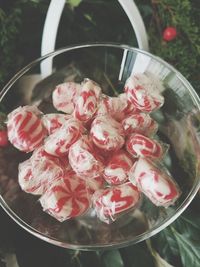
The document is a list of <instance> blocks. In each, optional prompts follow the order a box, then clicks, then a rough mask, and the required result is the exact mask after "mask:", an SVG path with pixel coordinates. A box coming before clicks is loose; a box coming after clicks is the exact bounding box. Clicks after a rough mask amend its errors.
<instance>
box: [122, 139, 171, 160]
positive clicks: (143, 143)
mask: <svg viewBox="0 0 200 267" xmlns="http://www.w3.org/2000/svg"><path fill="white" fill-rule="evenodd" d="M126 150H127V151H128V152H129V153H130V154H131V155H132V156H133V157H135V158H138V157H151V158H154V159H160V158H161V157H162V156H163V155H164V152H165V151H166V149H164V147H163V146H162V145H161V144H160V143H159V142H158V141H156V140H153V139H150V138H148V137H146V136H144V135H142V134H132V135H130V136H129V138H128V140H127V141H126Z"/></svg>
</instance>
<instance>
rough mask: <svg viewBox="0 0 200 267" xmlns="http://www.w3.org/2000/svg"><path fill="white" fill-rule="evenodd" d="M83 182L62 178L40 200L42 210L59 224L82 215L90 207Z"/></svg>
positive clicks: (77, 179) (76, 179)
mask: <svg viewBox="0 0 200 267" xmlns="http://www.w3.org/2000/svg"><path fill="white" fill-rule="evenodd" d="M89 196H90V195H89V194H88V190H87V187H86V185H85V182H84V181H83V180H81V179H79V178H78V177H73V179H70V178H69V177H64V178H63V179H60V180H57V181H56V182H55V183H53V184H52V185H51V186H50V187H49V188H48V190H47V191H46V192H45V193H44V194H43V196H42V197H41V198H40V203H41V205H42V207H43V210H44V211H45V212H47V213H48V214H50V215H51V216H53V217H54V218H55V219H57V220H58V221H60V222H63V221H65V220H68V219H70V218H74V217H77V216H80V215H83V214H84V213H85V212H86V211H87V210H88V208H89V207H90V199H89Z"/></svg>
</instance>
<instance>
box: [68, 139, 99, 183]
mask: <svg viewBox="0 0 200 267" xmlns="http://www.w3.org/2000/svg"><path fill="white" fill-rule="evenodd" d="M68 158H69V163H70V165H71V167H72V169H73V170H74V171H75V172H76V174H77V175H78V176H80V177H81V178H82V179H91V178H94V177H98V176H101V173H102V171H103V168H104V167H103V164H102V162H101V161H100V160H99V158H98V157H97V155H96V153H95V151H94V148H93V144H92V142H91V139H90V138H89V137H88V136H86V135H85V136H82V137H81V138H80V139H79V140H78V141H76V142H75V143H74V144H73V145H72V146H71V147H70V149H69V155H68Z"/></svg>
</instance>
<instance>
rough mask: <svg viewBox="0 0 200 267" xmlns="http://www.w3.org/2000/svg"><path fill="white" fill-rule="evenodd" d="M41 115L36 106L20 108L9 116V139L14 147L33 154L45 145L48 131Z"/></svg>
mask: <svg viewBox="0 0 200 267" xmlns="http://www.w3.org/2000/svg"><path fill="white" fill-rule="evenodd" d="M41 114H42V113H41V112H40V111H39V110H38V109H37V108H36V107H35V106H24V107H18V108H17V109H15V110H14V111H12V112H11V113H10V114H8V121H7V130H8V139H9V141H10V142H11V144H12V145H13V146H14V147H16V148H17V149H19V150H21V151H24V152H31V151H33V150H34V149H35V148H37V147H39V146H40V145H41V144H42V143H43V140H44V137H45V136H46V130H45V128H44V127H43V124H42V121H41V119H40V116H41Z"/></svg>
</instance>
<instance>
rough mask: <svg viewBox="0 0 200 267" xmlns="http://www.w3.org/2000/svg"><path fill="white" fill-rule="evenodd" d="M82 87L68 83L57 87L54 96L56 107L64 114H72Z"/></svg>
mask: <svg viewBox="0 0 200 267" xmlns="http://www.w3.org/2000/svg"><path fill="white" fill-rule="evenodd" d="M80 88H81V85H80V84H78V83H75V82H66V83H62V84H59V85H57V86H56V88H55V90H54V91H53V94H52V100H53V105H54V107H55V108H56V109H57V110H59V111H62V112H64V113H68V114H72V113H73V111H74V103H75V102H76V98H77V97H78V95H79V93H80Z"/></svg>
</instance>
